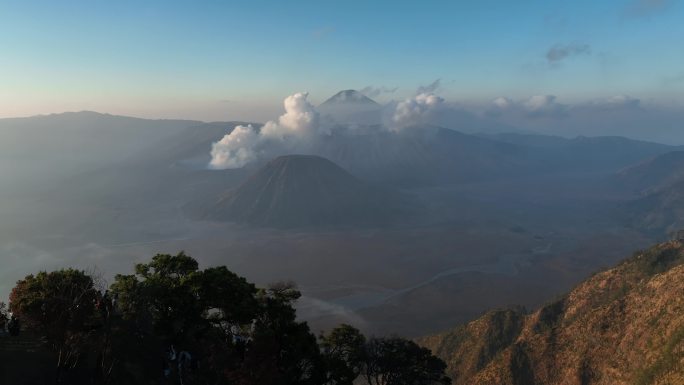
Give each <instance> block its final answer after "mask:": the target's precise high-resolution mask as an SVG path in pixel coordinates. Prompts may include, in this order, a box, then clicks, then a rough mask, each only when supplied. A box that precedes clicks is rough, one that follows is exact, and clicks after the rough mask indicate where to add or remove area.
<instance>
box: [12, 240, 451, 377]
mask: <svg viewBox="0 0 684 385" xmlns="http://www.w3.org/2000/svg"><path fill="white" fill-rule="evenodd" d="M93 286H94V285H93V279H92V278H91V277H90V276H88V275H87V274H86V273H85V272H83V271H78V270H72V269H69V270H60V271H55V272H52V273H45V272H42V273H39V274H37V275H36V276H33V275H29V276H27V277H26V278H25V279H23V280H21V281H19V282H18V283H17V286H16V287H15V288H14V289H13V291H12V294H11V297H10V299H11V302H10V307H11V309H12V311H14V313H15V314H16V315H17V316H19V317H20V318H21V319H22V321H23V322H24V323H25V324H26V325H27V326H28V327H29V328H31V329H33V330H34V331H36V332H38V333H40V334H42V335H44V336H45V337H46V338H47V340H48V342H49V343H50V345H51V346H52V347H53V349H54V350H55V352H56V353H57V357H58V364H57V368H58V370H57V382H58V383H59V382H60V378H61V375H62V373H63V372H64V369H72V368H76V367H78V368H79V369H80V371H76V370H69V371H68V373H70V374H71V375H70V377H69V378H68V379H66V380H65V381H64V383H69V384H84V383H93V384H183V385H194V384H216V385H222V384H235V385H257V384H258V385H321V384H329V385H353V384H357V383H360V382H359V381H360V380H362V379H365V380H366V381H367V384H370V385H398V384H402V385H414V384H415V385H428V384H447V383H448V380H447V379H446V377H444V368H445V365H444V363H443V362H442V361H440V360H439V359H437V358H435V357H434V356H432V354H431V353H430V352H429V351H428V350H426V349H423V348H420V347H418V346H417V345H416V344H415V343H413V342H411V341H407V340H404V339H401V338H391V339H371V340H370V341H366V339H365V337H364V336H363V335H362V334H361V333H360V332H359V330H357V329H355V328H354V327H352V326H350V325H341V326H340V327H338V328H336V329H334V330H332V331H331V332H330V333H329V334H327V335H322V336H321V337H320V341H319V340H317V339H316V337H315V336H314V335H313V334H312V333H311V331H310V330H309V326H308V325H307V324H306V323H305V322H300V321H298V320H297V314H296V311H295V308H294V304H295V302H296V301H297V300H298V299H299V297H300V296H301V293H300V292H299V291H298V290H297V288H296V286H295V285H294V284H292V283H289V282H283V283H277V284H273V285H271V286H269V287H268V288H265V289H257V288H256V287H255V286H254V285H253V284H251V283H249V282H247V281H246V280H245V279H244V278H242V277H240V276H238V275H236V274H235V273H233V272H231V271H230V270H228V269H227V268H226V267H223V266H221V267H212V268H207V269H204V270H201V269H199V266H198V263H197V261H196V260H194V259H193V258H191V257H190V256H188V255H186V254H185V253H182V252H181V253H179V254H177V255H168V254H159V255H156V256H154V257H153V258H152V260H151V261H150V262H149V263H143V264H138V265H136V266H135V273H134V274H130V275H117V276H116V278H115V282H114V284H113V285H112V286H111V287H110V290H111V294H110V293H105V294H104V295H102V294H100V292H99V291H97V290H95V289H94V287H93ZM0 313H2V307H1V306H0ZM93 369H94V370H93ZM76 374H78V375H76ZM65 378H66V377H65Z"/></svg>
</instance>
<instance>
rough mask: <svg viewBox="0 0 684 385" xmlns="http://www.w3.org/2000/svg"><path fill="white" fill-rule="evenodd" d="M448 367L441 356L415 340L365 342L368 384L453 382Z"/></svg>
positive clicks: (433, 383) (423, 384) (417, 384)
mask: <svg viewBox="0 0 684 385" xmlns="http://www.w3.org/2000/svg"><path fill="white" fill-rule="evenodd" d="M445 369H446V364H445V363H444V362H443V361H442V360H440V359H439V358H437V357H435V356H433V355H432V352H430V350H429V349H426V348H422V347H420V346H418V345H417V344H416V343H415V342H413V341H409V340H406V339H403V338H399V337H392V338H372V339H371V340H370V341H369V342H368V344H367V345H366V366H365V373H364V376H365V378H366V381H367V382H368V384H369V385H436V384H451V380H450V379H449V378H448V377H447V376H446V375H445V374H444V370H445Z"/></svg>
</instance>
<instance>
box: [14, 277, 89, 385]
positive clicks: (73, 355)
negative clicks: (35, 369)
mask: <svg viewBox="0 0 684 385" xmlns="http://www.w3.org/2000/svg"><path fill="white" fill-rule="evenodd" d="M96 294H97V293H96V290H95V289H94V287H93V280H92V278H91V277H90V276H89V275H87V274H86V273H85V272H83V271H80V270H74V269H66V270H59V271H54V272H51V273H46V272H40V273H38V274H37V275H35V276H34V275H28V276H26V278H24V279H23V280H20V281H19V282H17V285H16V286H15V287H14V289H12V293H11V294H10V309H11V310H12V312H13V314H14V315H15V316H17V317H18V318H19V319H20V320H21V322H22V323H23V324H24V325H26V326H27V327H29V328H33V329H35V330H36V331H38V332H39V333H41V334H42V335H44V336H45V337H46V339H47V342H48V343H49V345H50V346H51V348H52V349H53V350H54V351H55V352H56V353H57V374H56V379H57V382H59V381H60V377H61V374H62V372H63V370H65V369H69V368H74V367H76V365H77V364H78V362H79V359H80V358H81V355H82V353H83V352H84V351H86V350H87V348H88V346H89V345H90V344H91V343H92V342H93V340H92V334H93V330H94V329H95V327H96V325H97V321H96V313H95V300H96Z"/></svg>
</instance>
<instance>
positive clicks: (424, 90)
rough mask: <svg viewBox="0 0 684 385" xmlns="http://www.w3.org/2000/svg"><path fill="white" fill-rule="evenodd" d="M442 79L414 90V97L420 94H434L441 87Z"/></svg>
mask: <svg viewBox="0 0 684 385" xmlns="http://www.w3.org/2000/svg"><path fill="white" fill-rule="evenodd" d="M441 83H442V79H436V80H435V81H434V82H432V83H430V84H428V85H426V86H420V87H418V89H417V90H416V95H420V94H431V93H434V92H435V91H437V90H438V89H439V87H441Z"/></svg>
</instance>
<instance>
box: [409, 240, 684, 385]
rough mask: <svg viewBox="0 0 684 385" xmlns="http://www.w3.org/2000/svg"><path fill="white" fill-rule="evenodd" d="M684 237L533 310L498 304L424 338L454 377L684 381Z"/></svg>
mask: <svg viewBox="0 0 684 385" xmlns="http://www.w3.org/2000/svg"><path fill="white" fill-rule="evenodd" d="M682 292H684V245H683V244H682V243H681V242H679V241H672V242H667V243H663V244H659V245H656V246H654V247H652V248H651V249H649V250H646V251H642V252H638V253H636V254H635V255H634V256H633V257H632V258H629V259H627V260H625V261H624V262H622V263H620V264H619V265H618V266H616V267H614V268H611V269H608V270H606V271H603V272H600V273H597V274H595V275H594V276H592V277H590V278H589V279H587V280H586V281H584V282H583V283H581V284H579V285H578V286H577V287H576V288H575V289H573V290H572V291H570V292H569V293H568V294H567V295H565V296H563V297H561V298H559V299H558V300H556V301H553V302H551V303H549V304H548V305H546V306H544V307H542V308H540V309H538V310H536V311H534V312H532V313H530V314H525V312H523V311H521V310H520V309H511V310H497V311H493V312H490V313H487V314H486V315H484V316H483V317H481V318H479V319H477V320H474V321H472V322H470V323H468V324H466V325H462V326H459V327H457V328H456V329H453V330H451V331H447V332H444V333H441V334H438V335H433V336H428V337H424V338H422V339H420V340H419V341H420V343H421V344H422V345H423V346H426V347H428V348H430V349H432V350H433V352H434V353H435V354H436V355H437V356H439V357H440V358H442V359H443V360H445V362H447V364H448V373H449V374H450V375H451V376H452V379H453V380H454V382H453V383H454V384H455V385H458V384H474V385H477V384H492V383H496V384H502V385H508V384H510V385H518V384H520V385H522V384H527V385H552V384H578V385H580V384H581V385H594V384H597V385H598V384H625V385H626V384H638V385H646V384H681V383H684V369H683V368H682V365H681V362H682V361H683V360H684V298H683V297H682V296H681V293H682Z"/></svg>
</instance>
